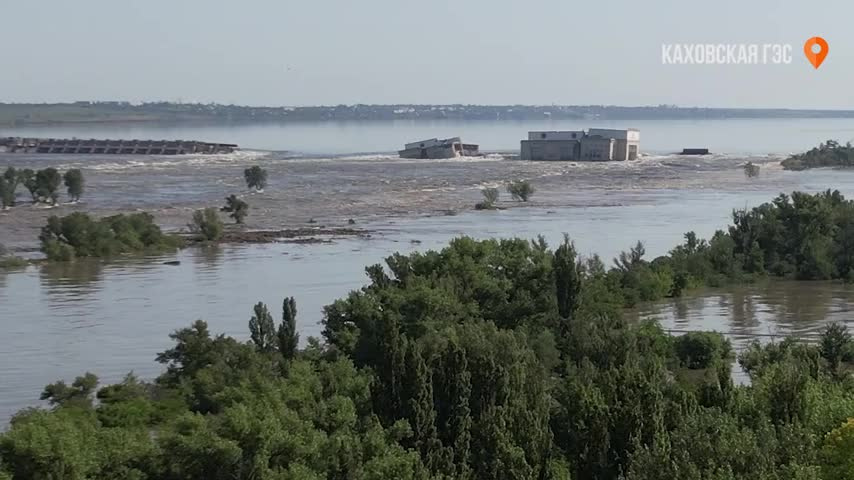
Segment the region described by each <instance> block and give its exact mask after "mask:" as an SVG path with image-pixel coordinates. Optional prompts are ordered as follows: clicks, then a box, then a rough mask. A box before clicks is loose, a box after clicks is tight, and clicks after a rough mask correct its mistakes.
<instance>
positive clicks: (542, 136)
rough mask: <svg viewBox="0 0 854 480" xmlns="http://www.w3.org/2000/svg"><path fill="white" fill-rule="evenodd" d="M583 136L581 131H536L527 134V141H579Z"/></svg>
mask: <svg viewBox="0 0 854 480" xmlns="http://www.w3.org/2000/svg"><path fill="white" fill-rule="evenodd" d="M583 136H584V132H582V131H580V130H579V131H563V132H558V131H538V132H528V140H580V139H581V137H583Z"/></svg>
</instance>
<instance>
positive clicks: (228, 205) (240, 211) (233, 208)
mask: <svg viewBox="0 0 854 480" xmlns="http://www.w3.org/2000/svg"><path fill="white" fill-rule="evenodd" d="M220 211H223V212H228V213H230V214H231V215H229V217H231V218H233V219H234V222H235V223H243V219H244V218H246V216H247V215H249V204H248V203H246V202H244V201H243V200H241V199H239V198H237V195H229V196H227V197H225V206H224V207H222V208H220Z"/></svg>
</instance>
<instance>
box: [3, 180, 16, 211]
mask: <svg viewBox="0 0 854 480" xmlns="http://www.w3.org/2000/svg"><path fill="white" fill-rule="evenodd" d="M13 206H15V188H14V186H13V184H12V183H11V182H9V181H8V180H6V179H5V178H4V177H0V208H9V207H13Z"/></svg>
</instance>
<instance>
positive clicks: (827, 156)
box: [781, 140, 854, 170]
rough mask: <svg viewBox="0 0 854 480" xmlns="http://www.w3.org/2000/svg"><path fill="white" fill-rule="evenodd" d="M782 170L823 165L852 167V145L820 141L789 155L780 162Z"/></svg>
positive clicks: (853, 153) (853, 158)
mask: <svg viewBox="0 0 854 480" xmlns="http://www.w3.org/2000/svg"><path fill="white" fill-rule="evenodd" d="M781 165H782V166H783V169H784V170H806V169H809V168H825V167H845V168H850V167H854V146H852V145H851V142H848V143H846V144H845V145H840V144H839V142H837V141H835V140H828V141H826V142H824V143H820V144H819V145H818V147H814V148H813V149H811V150H809V151H808V152H805V153H799V154H795V155H792V156H790V157H789V158H787V159H785V160H783V162H782V163H781Z"/></svg>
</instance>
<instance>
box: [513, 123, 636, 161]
mask: <svg viewBox="0 0 854 480" xmlns="http://www.w3.org/2000/svg"><path fill="white" fill-rule="evenodd" d="M639 145H640V131H638V130H637V129H634V128H629V129H626V130H613V129H606V128H591V129H590V130H588V131H587V132H584V131H580V130H579V131H537V132H528V139H527V140H522V142H521V148H520V155H519V157H520V158H521V159H522V160H585V161H608V160H635V159H637V156H638V148H639Z"/></svg>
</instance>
